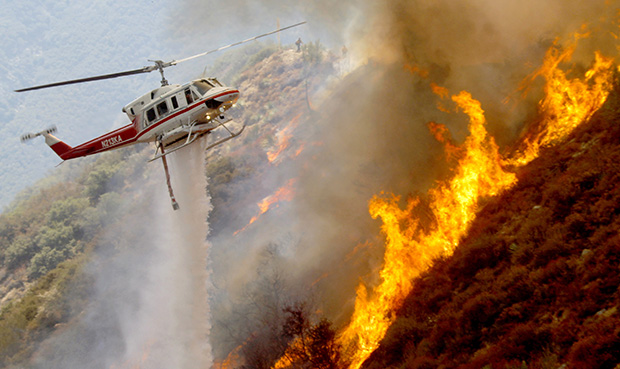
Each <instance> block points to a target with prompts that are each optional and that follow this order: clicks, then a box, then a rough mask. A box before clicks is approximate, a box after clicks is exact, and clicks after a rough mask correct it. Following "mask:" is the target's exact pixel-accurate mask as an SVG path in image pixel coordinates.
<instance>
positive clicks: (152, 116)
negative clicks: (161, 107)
mask: <svg viewBox="0 0 620 369" xmlns="http://www.w3.org/2000/svg"><path fill="white" fill-rule="evenodd" d="M146 119H148V121H149V122H152V121H154V120H155V119H157V116H156V115H155V109H153V108H150V109H149V110H147V111H146Z"/></svg>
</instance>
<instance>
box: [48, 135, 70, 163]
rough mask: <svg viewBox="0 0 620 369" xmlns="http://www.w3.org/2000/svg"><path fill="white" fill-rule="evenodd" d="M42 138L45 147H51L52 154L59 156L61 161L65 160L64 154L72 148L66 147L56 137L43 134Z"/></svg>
mask: <svg viewBox="0 0 620 369" xmlns="http://www.w3.org/2000/svg"><path fill="white" fill-rule="evenodd" d="M43 137H45V143H46V144H47V146H49V147H51V148H52V150H54V152H55V153H56V154H57V155H58V156H60V158H61V159H63V160H65V159H66V158H65V157H64V156H65V154H67V153H68V152H70V151H71V150H73V147H71V146H69V145H67V144H66V143H65V142H64V141H61V140H60V139H58V137H56V136H54V135H52V134H50V133H43Z"/></svg>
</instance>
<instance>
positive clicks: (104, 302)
mask: <svg viewBox="0 0 620 369" xmlns="http://www.w3.org/2000/svg"><path fill="white" fill-rule="evenodd" d="M140 159H141V160H144V159H145V157H144V155H141V157H140ZM203 159H204V147H200V145H194V146H192V147H188V148H186V149H183V150H179V151H177V152H175V153H174V154H171V155H170V158H169V160H170V164H171V166H170V170H171V172H172V173H173V186H174V189H175V192H176V195H177V200H178V201H179V203H180V205H181V210H179V211H176V212H175V211H173V210H172V208H171V205H170V200H169V198H168V194H167V191H166V190H165V185H164V184H165V180H164V177H163V170H161V168H160V166H159V165H149V166H148V170H147V176H148V178H134V179H133V180H131V181H130V182H131V183H132V187H134V186H135V187H134V188H132V189H130V190H128V191H129V194H127V193H125V195H124V196H123V200H124V205H121V207H120V209H117V211H115V212H114V213H113V214H111V216H113V217H119V218H122V221H121V222H117V221H118V219H107V220H106V219H104V220H103V221H104V222H106V223H108V224H112V225H113V226H110V227H109V228H108V232H107V234H106V236H105V239H104V240H102V241H100V242H99V244H98V245H97V249H96V251H95V255H94V256H93V261H92V262H90V263H89V265H88V266H87V268H88V272H87V273H86V275H87V276H89V277H90V278H92V280H93V282H94V286H95V287H94V290H93V291H92V292H91V295H90V296H89V297H88V301H89V304H88V306H87V307H86V309H84V310H83V311H82V312H81V313H80V314H79V316H78V317H77V318H76V319H74V321H73V322H71V324H69V325H67V327H66V328H65V327H60V328H59V329H58V330H57V333H56V334H55V335H53V336H52V337H51V338H50V339H48V340H47V341H46V342H44V343H43V345H42V348H41V350H39V352H38V354H37V356H36V357H35V360H34V361H35V364H36V367H41V368H85V367H88V368H106V369H109V368H118V369H121V368H135V367H140V368H205V367H209V365H210V364H211V362H212V355H211V348H210V345H209V342H208V339H207V338H208V335H209V329H210V327H209V309H208V299H207V295H206V291H207V283H208V280H209V275H208V271H207V263H206V262H207V256H208V243H207V242H206V241H205V238H206V236H207V233H208V224H207V223H206V219H207V216H208V212H209V210H210V203H209V199H208V198H207V196H206V182H205V176H204V172H203V170H201V169H200V168H203V167H204V163H203ZM139 165H145V164H139ZM117 190H118V191H122V189H117ZM114 224H115V225H114Z"/></svg>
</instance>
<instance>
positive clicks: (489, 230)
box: [364, 86, 620, 369]
mask: <svg viewBox="0 0 620 369" xmlns="http://www.w3.org/2000/svg"><path fill="white" fill-rule="evenodd" d="M619 122H620V90H619V88H618V87H617V86H616V89H615V91H614V92H613V93H612V94H611V95H610V97H609V98H608V100H607V102H606V104H605V105H604V107H603V108H602V109H600V110H599V111H598V112H597V113H596V114H595V115H594V117H593V118H592V119H591V120H590V121H588V122H585V123H583V124H582V125H581V126H580V127H579V128H578V129H577V130H576V131H575V132H574V133H573V134H572V136H571V137H569V139H568V140H567V142H565V143H563V144H560V145H557V146H555V147H552V148H547V149H546V150H545V151H544V152H542V153H541V155H540V157H539V158H538V159H536V160H534V161H532V162H531V163H530V164H529V165H527V166H526V167H524V168H522V169H521V170H520V171H519V172H518V173H517V174H518V178H519V181H518V184H517V185H516V186H515V187H514V188H512V189H511V190H509V191H507V192H506V193H505V194H503V195H502V196H499V197H497V198H493V199H491V200H490V201H489V203H488V204H486V206H485V207H484V208H483V210H481V212H480V214H479V215H478V217H477V219H476V221H475V223H474V224H473V225H472V228H471V231H470V233H469V235H468V236H467V237H466V239H464V240H463V242H462V243H461V245H460V246H459V248H458V249H457V250H456V252H455V253H454V255H453V256H451V257H449V258H445V259H443V260H439V261H437V262H436V263H435V265H434V266H433V267H432V268H431V269H430V270H429V271H428V272H427V273H426V274H424V275H423V276H422V278H420V279H419V280H417V281H416V282H415V287H414V290H413V292H412V293H411V294H410V295H409V296H408V298H407V300H406V301H405V303H404V305H403V307H402V308H401V309H400V311H399V312H398V318H397V320H396V322H395V323H394V324H393V325H392V327H391V328H390V330H389V331H388V333H387V335H386V337H385V338H384V340H383V342H382V343H381V346H380V348H379V349H378V350H376V351H375V352H374V353H373V355H372V356H371V357H370V358H369V359H368V360H367V361H366V363H365V365H364V367H365V368H368V369H371V368H373V369H374V368H388V367H389V368H437V367H442V368H493V369H500V368H526V367H527V368H560V367H561V368H615V367H617V364H618V363H619V362H620V314H619V312H618V307H619V305H620V288H619V287H620V273H619V268H620V235H619V234H618V230H619V229H620V216H619V215H620V124H619Z"/></svg>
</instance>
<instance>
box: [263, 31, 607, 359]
mask: <svg viewBox="0 0 620 369" xmlns="http://www.w3.org/2000/svg"><path fill="white" fill-rule="evenodd" d="M586 36H587V34H577V35H576V36H575V42H576V41H577V40H578V39H580V38H583V37H586ZM573 51H574V45H572V46H571V47H569V48H568V49H566V50H564V51H562V50H560V48H559V47H558V46H557V44H556V45H554V46H552V48H551V49H550V50H549V51H548V52H547V55H546V57H545V61H544V64H543V66H542V67H541V68H540V69H539V70H538V71H537V72H535V73H534V74H533V75H532V76H530V78H529V79H528V80H526V83H531V81H532V80H533V79H535V78H537V77H538V76H542V77H544V78H545V82H546V84H545V98H544V99H543V100H542V101H541V102H540V108H541V113H542V114H543V115H544V119H543V120H542V121H541V122H540V125H539V126H538V127H530V129H529V131H530V132H528V133H529V134H528V135H527V136H525V139H524V140H523V145H522V148H521V150H520V151H519V153H518V154H517V155H516V156H515V158H514V159H512V161H510V164H513V165H523V164H526V163H527V162H529V161H531V160H532V159H533V158H535V157H536V156H537V155H538V153H539V150H540V148H541V147H543V146H545V145H551V144H554V143H557V142H559V141H561V140H563V139H565V138H566V137H567V135H568V134H570V132H572V130H573V129H574V128H575V127H577V125H578V124H580V123H581V122H583V121H584V120H586V119H588V118H589V117H590V116H591V115H592V114H593V113H594V111H596V110H597V109H598V108H600V106H601V105H602V104H603V103H604V101H605V100H606V98H607V96H608V94H609V92H610V91H611V88H612V81H613V73H614V68H613V60H612V59H608V58H605V57H603V56H601V55H600V53H596V54H595V61H594V65H593V66H592V68H590V70H588V72H586V74H585V77H584V78H585V79H584V80H579V79H572V80H571V79H568V78H567V77H566V74H565V73H564V72H563V71H562V70H560V68H559V64H560V63H561V62H562V61H565V60H568V59H569V58H570V56H571V55H572V52H573ZM433 90H434V91H435V93H436V94H437V95H439V96H440V97H442V98H444V97H445V96H446V95H445V90H444V89H442V88H437V89H433ZM452 100H453V101H454V102H455V103H456V104H457V106H458V107H459V108H460V109H461V110H463V111H464V112H465V113H466V114H467V115H468V116H469V132H470V135H469V136H468V137H467V138H466V140H465V142H464V143H463V144H461V145H456V144H455V143H454V142H453V141H452V140H451V139H450V138H449V136H448V133H447V130H446V129H445V127H444V126H442V125H439V124H436V123H431V124H429V128H430V129H431V131H432V132H433V134H434V135H435V137H436V138H437V139H438V140H439V141H441V142H443V143H444V145H445V146H446V149H445V150H446V152H447V154H448V157H449V158H453V159H456V160H457V161H458V164H457V166H456V168H455V170H454V175H453V177H452V178H451V179H450V180H448V181H445V182H440V183H438V184H437V185H436V186H435V187H434V188H432V189H431V190H429V192H428V196H429V201H430V209H431V212H432V218H433V224H432V226H431V227H430V228H423V227H421V226H420V224H419V220H418V219H416V218H414V217H412V215H411V214H412V213H413V211H414V210H415V209H416V207H418V205H419V203H420V200H419V199H418V198H413V199H410V200H408V202H407V206H406V207H405V208H404V209H401V207H400V206H399V203H400V197H398V196H394V195H385V194H382V195H380V196H374V197H373V198H372V199H371V200H370V202H369V212H370V214H371V216H372V217H373V218H375V219H376V218H379V217H380V218H381V220H382V222H383V224H382V226H381V231H382V233H383V234H385V236H386V244H385V255H384V263H383V266H382V270H381V271H380V282H379V284H378V285H377V286H376V287H375V288H374V289H373V290H372V291H370V292H369V290H368V288H367V287H366V286H365V285H364V284H360V285H359V286H358V288H357V299H356V301H355V310H354V313H353V315H352V317H351V321H350V323H349V325H348V326H347V327H345V328H344V330H343V331H342V332H341V333H340V335H339V338H338V339H339V343H340V344H341V345H342V347H343V350H344V352H343V355H342V356H343V357H346V361H347V362H348V363H349V367H350V368H355V369H357V368H359V367H360V366H361V365H362V363H363V362H364V361H365V360H366V359H367V358H368V356H369V355H370V354H371V353H372V352H373V351H374V350H375V349H376V348H377V347H378V345H379V342H380V341H381V339H382V338H383V337H384V335H385V333H386V331H387V329H388V327H389V326H390V325H391V323H392V322H393V321H394V318H395V317H394V311H395V310H396V309H397V308H398V307H399V306H401V304H402V301H403V299H404V298H405V297H406V296H407V295H408V294H409V293H410V292H411V289H412V281H413V279H414V278H416V277H418V276H419V275H420V274H421V273H422V272H424V271H425V270H427V269H428V267H429V266H430V264H431V262H432V260H433V259H435V258H437V257H438V256H441V255H450V254H451V253H452V252H453V251H454V249H455V248H456V247H457V245H458V243H459V241H460V239H461V238H462V237H463V236H464V235H465V234H466V232H467V230H468V227H469V225H470V224H471V222H472V221H473V220H474V218H475V216H476V211H477V210H478V206H479V201H480V200H481V199H482V198H484V197H488V196H494V195H497V194H498V193H499V192H501V191H503V190H506V189H507V188H509V187H510V186H512V185H513V184H514V183H515V182H516V176H515V175H514V174H513V173H509V172H506V171H504V169H503V168H502V165H501V162H502V160H501V158H500V155H499V154H498V147H497V145H496V144H495V142H494V140H493V138H492V137H489V136H488V135H487V131H486V129H485V127H484V125H485V118H484V111H483V110H482V108H481V105H480V103H479V102H478V101H476V100H474V99H473V98H472V97H471V95H470V94H469V93H468V92H465V91H463V92H461V93H460V94H458V95H456V96H453V97H452ZM289 365H290V361H288V360H287V359H286V358H284V357H283V359H282V360H281V361H280V362H278V363H277V364H276V366H275V367H276V368H285V367H287V366H289Z"/></svg>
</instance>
